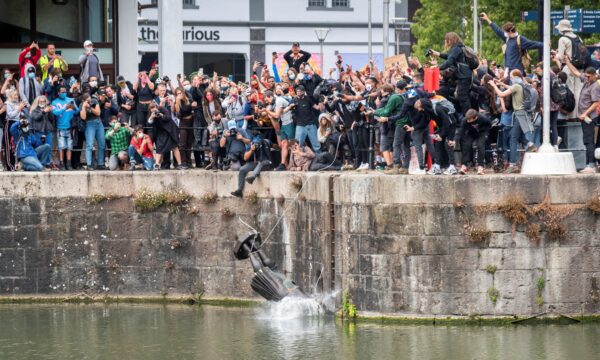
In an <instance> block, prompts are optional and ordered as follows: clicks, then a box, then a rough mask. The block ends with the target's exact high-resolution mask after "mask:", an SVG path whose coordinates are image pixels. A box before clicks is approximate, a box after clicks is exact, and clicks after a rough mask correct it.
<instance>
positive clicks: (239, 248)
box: [233, 233, 305, 301]
mask: <svg viewBox="0 0 600 360" xmlns="http://www.w3.org/2000/svg"><path fill="white" fill-rule="evenodd" d="M261 245H262V239H261V237H260V234H259V233H252V234H250V235H248V236H246V238H243V239H241V240H240V241H238V243H237V244H236V246H235V248H234V249H233V253H234V255H235V257H236V259H238V260H244V259H248V258H250V262H251V263H252V269H253V270H254V277H253V278H252V283H251V284H250V286H251V287H252V290H254V291H256V292H257V293H258V294H259V295H260V296H262V297H264V298H265V299H267V300H269V301H280V300H281V299H283V298H284V297H286V296H288V295H297V296H302V297H305V295H304V293H303V292H302V290H300V288H299V287H298V286H297V285H296V284H295V283H294V282H293V281H292V280H290V279H288V278H286V277H285V275H283V274H282V273H281V272H279V271H277V265H275V262H274V261H273V260H271V259H270V258H268V257H267V255H265V253H264V252H263V251H262V249H261V248H260V247H261Z"/></svg>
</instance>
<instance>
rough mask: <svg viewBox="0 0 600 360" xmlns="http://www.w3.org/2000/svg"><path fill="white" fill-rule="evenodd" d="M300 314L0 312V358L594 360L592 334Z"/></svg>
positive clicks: (206, 309) (596, 332)
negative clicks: (347, 320) (348, 319)
mask: <svg viewBox="0 0 600 360" xmlns="http://www.w3.org/2000/svg"><path fill="white" fill-rule="evenodd" d="M307 313H310V311H308V312H307V311H306V310H305V309H302V308H301V307H300V308H298V307H294V306H292V307H285V308H273V307H268V306H263V307H259V308H231V307H214V306H202V307H200V306H183V305H181V306H179V305H166V306H161V305H107V306H103V305H72V304H70V305H1V306H0V359H2V360H4V359H11V360H12V359H132V360H137V359H140V360H142V359H143V360H152V359H574V360H579V359H599V358H600V325H598V324H587V325H581V324H576V325H518V326H517V325H512V326H425V325H374V324H364V323H359V324H348V323H345V324H344V323H341V322H340V321H336V320H335V319H334V318H333V317H332V316H330V315H322V316H309V315H307Z"/></svg>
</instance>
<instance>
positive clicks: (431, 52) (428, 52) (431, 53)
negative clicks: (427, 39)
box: [425, 49, 433, 57]
mask: <svg viewBox="0 0 600 360" xmlns="http://www.w3.org/2000/svg"><path fill="white" fill-rule="evenodd" d="M431 55H433V50H431V49H427V51H426V52H425V57H430V56H431Z"/></svg>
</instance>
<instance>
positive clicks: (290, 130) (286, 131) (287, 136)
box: [279, 123, 296, 140]
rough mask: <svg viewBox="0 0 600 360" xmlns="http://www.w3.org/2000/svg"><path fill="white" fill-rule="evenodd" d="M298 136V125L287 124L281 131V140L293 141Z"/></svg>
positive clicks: (282, 126)
mask: <svg viewBox="0 0 600 360" xmlns="http://www.w3.org/2000/svg"><path fill="white" fill-rule="evenodd" d="M295 136H296V125H294V124H293V123H292V124H287V125H281V129H280V130H279V138H280V139H281V140H292V139H294V137H295Z"/></svg>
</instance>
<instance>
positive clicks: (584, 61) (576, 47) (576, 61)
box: [567, 36, 592, 69]
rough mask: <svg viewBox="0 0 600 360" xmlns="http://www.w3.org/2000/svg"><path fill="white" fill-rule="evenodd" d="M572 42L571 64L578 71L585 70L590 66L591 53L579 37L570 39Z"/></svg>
mask: <svg viewBox="0 0 600 360" xmlns="http://www.w3.org/2000/svg"><path fill="white" fill-rule="evenodd" d="M567 38H569V40H571V63H572V64H573V66H575V67H576V68H577V69H585V68H587V67H588V66H590V64H591V62H592V58H591V57H590V52H589V51H588V49H587V48H586V47H585V45H584V44H583V41H581V38H580V37H579V36H577V37H575V38H571V37H568V36H567Z"/></svg>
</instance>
